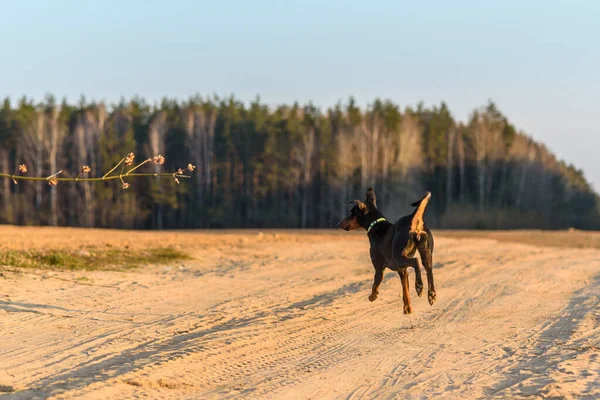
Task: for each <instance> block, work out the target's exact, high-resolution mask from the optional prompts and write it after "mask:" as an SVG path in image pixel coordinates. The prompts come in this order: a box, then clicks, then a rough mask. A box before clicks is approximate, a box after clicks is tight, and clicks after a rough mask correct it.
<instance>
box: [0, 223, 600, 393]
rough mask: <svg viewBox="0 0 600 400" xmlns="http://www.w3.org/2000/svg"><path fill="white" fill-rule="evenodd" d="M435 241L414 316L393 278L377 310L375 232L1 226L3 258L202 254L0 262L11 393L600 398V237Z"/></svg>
mask: <svg viewBox="0 0 600 400" xmlns="http://www.w3.org/2000/svg"><path fill="white" fill-rule="evenodd" d="M434 235H436V249H435V252H434V257H433V260H434V265H435V268H434V275H435V279H436V289H437V298H438V301H437V303H435V304H434V305H433V306H429V304H428V303H427V299H426V296H424V297H421V298H419V297H417V296H416V293H415V290H414V285H413V284H414V275H413V272H412V271H411V272H410V274H411V277H410V278H411V280H410V282H411V295H412V300H413V313H412V314H411V315H404V314H403V313H402V300H401V297H400V293H401V288H400V279H399V278H398V275H397V274H396V273H394V272H391V271H389V270H388V271H387V272H386V273H385V276H384V281H383V284H382V286H381V288H380V295H379V298H378V299H377V300H376V301H375V302H372V303H371V302H369V301H368V300H367V297H368V295H369V293H370V287H371V284H372V279H373V268H372V267H371V264H370V261H369V256H368V241H367V239H366V237H365V234H364V232H363V233H356V234H354V233H346V232H337V231H305V232H296V231H277V232H276V231H263V232H258V231H235V232H219V231H214V232H178V233H174V232H164V233H153V232H137V233H133V232H124V231H108V230H82V229H51V228H16V227H0V243H1V246H2V247H0V251H2V249H17V250H19V249H30V248H42V249H43V248H48V247H52V248H71V249H72V248H79V247H85V246H89V245H94V246H106V247H110V248H115V247H119V248H121V247H122V248H126V249H127V250H128V251H131V252H135V251H136V250H137V249H140V248H142V247H148V246H174V247H177V248H180V249H183V250H185V251H186V252H188V253H189V254H190V255H191V256H192V257H193V260H186V261H182V262H176V263H171V264H169V265H145V266H141V267H139V268H137V269H135V270H126V271H60V270H44V269H41V270H38V269H27V268H21V269H19V268H14V267H9V266H0V398H6V399H46V398H52V399H70V398H83V399H130V398H156V399H211V398H268V399H372V398H383V399H388V398H457V399H458V398H485V399H488V398H581V399H595V398H600V297H599V296H600V290H599V289H600V249H598V247H599V246H598V243H600V235H597V234H585V233H582V232H558V233H545V232H534V231H530V232H528V231H519V232H503V233H489V232H487V233H486V232H480V233H478V232H436V231H434ZM423 278H424V279H425V280H426V276H425V274H423Z"/></svg>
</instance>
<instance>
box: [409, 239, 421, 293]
mask: <svg viewBox="0 0 600 400" xmlns="http://www.w3.org/2000/svg"><path fill="white" fill-rule="evenodd" d="M416 252H417V249H416V248H414V250H413V251H412V252H411V253H410V254H408V257H409V258H412V257H414V256H415V253H416ZM415 260H416V261H417V262H416V263H415V264H414V265H415V267H414V268H415V289H416V290H417V296H419V297H421V296H422V295H423V278H422V277H421V266H420V265H419V260H418V259H416V258H415Z"/></svg>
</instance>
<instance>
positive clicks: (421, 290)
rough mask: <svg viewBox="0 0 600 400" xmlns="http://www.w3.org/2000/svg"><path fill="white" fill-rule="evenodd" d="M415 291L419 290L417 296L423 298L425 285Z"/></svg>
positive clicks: (419, 286) (418, 286)
mask: <svg viewBox="0 0 600 400" xmlns="http://www.w3.org/2000/svg"><path fill="white" fill-rule="evenodd" d="M415 289H417V296H419V297H421V296H423V284H420V285H417V287H416V288H415Z"/></svg>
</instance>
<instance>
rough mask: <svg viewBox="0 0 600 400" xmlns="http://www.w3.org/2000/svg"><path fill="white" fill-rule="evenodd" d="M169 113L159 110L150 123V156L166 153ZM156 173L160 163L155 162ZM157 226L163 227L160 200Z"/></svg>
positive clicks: (157, 207) (157, 209) (157, 208)
mask: <svg viewBox="0 0 600 400" xmlns="http://www.w3.org/2000/svg"><path fill="white" fill-rule="evenodd" d="M167 130H168V126H167V114H166V113H165V112H164V111H160V112H158V113H157V114H156V115H155V116H154V118H153V119H152V122H151V123H150V127H149V132H148V148H149V152H148V153H149V154H148V156H149V157H153V156H158V155H163V154H165V147H166V141H165V139H166V135H167ZM153 166H154V173H157V174H158V173H159V172H160V165H159V164H158V163H155V164H154V165H153ZM156 227H157V228H158V229H162V228H163V205H162V204H161V202H158V203H157V205H156Z"/></svg>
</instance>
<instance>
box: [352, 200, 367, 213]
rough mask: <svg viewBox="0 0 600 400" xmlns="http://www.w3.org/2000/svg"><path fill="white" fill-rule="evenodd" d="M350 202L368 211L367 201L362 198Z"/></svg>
mask: <svg viewBox="0 0 600 400" xmlns="http://www.w3.org/2000/svg"><path fill="white" fill-rule="evenodd" d="M348 204H354V205H355V206H358V208H359V209H360V210H361V211H366V210H367V205H366V204H365V203H363V202H362V201H360V200H352V201H349V202H348Z"/></svg>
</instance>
